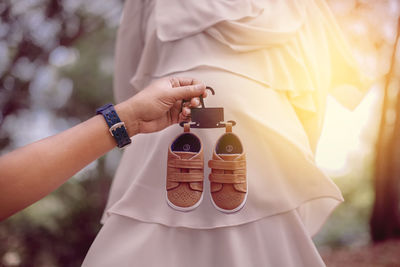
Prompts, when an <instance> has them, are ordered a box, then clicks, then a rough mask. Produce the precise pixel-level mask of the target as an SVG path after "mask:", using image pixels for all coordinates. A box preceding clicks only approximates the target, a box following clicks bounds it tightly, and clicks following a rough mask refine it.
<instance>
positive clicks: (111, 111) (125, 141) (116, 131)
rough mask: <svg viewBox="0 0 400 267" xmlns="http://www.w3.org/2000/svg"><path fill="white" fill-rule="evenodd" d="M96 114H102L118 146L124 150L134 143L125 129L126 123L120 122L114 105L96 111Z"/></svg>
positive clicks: (107, 105)
mask: <svg viewBox="0 0 400 267" xmlns="http://www.w3.org/2000/svg"><path fill="white" fill-rule="evenodd" d="M96 114H102V115H103V117H104V119H105V120H106V122H107V125H108V127H109V128H110V129H109V131H110V134H111V135H112V136H113V137H114V138H115V141H116V142H117V146H118V147H119V148H123V147H125V146H127V145H129V144H130V143H132V141H131V138H130V137H129V135H128V132H127V131H126V128H125V123H124V122H122V121H121V120H120V118H119V117H118V114H117V112H116V111H115V108H114V105H113V104H106V105H104V106H102V107H100V108H98V109H97V110H96Z"/></svg>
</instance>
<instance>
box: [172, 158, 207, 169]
mask: <svg viewBox="0 0 400 267" xmlns="http://www.w3.org/2000/svg"><path fill="white" fill-rule="evenodd" d="M168 167H173V168H183V169H203V168H204V161H203V160H193V159H170V160H168Z"/></svg>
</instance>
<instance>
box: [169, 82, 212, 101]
mask: <svg viewBox="0 0 400 267" xmlns="http://www.w3.org/2000/svg"><path fill="white" fill-rule="evenodd" d="M205 90H206V86H205V84H204V83H199V84H194V85H186V86H181V87H175V88H173V89H172V90H171V93H172V95H173V97H174V98H175V99H176V101H178V100H182V99H191V98H194V97H198V96H200V95H203V94H204V92H205ZM194 101H197V100H194Z"/></svg>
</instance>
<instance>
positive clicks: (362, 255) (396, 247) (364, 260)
mask: <svg viewBox="0 0 400 267" xmlns="http://www.w3.org/2000/svg"><path fill="white" fill-rule="evenodd" d="M320 252H321V256H322V258H323V259H324V261H325V263H326V265H327V266H328V267H339V266H340V267H343V266H351V267H359V266H362V267H392V266H393V267H394V266H400V240H390V241H386V242H382V243H379V244H376V245H368V246H362V247H355V248H339V249H321V250H320Z"/></svg>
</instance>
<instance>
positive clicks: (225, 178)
mask: <svg viewBox="0 0 400 267" xmlns="http://www.w3.org/2000/svg"><path fill="white" fill-rule="evenodd" d="M208 179H209V180H210V182H213V183H221V184H242V183H245V182H246V175H245V174H228V173H210V175H209V176H208Z"/></svg>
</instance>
